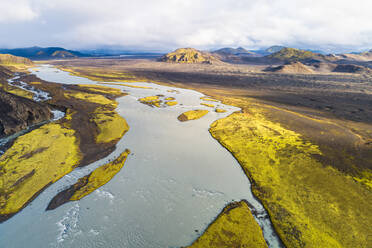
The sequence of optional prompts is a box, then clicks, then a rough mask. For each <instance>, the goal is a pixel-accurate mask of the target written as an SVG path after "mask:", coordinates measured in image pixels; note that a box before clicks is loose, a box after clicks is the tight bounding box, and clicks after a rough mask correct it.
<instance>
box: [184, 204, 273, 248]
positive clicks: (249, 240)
mask: <svg viewBox="0 0 372 248" xmlns="http://www.w3.org/2000/svg"><path fill="white" fill-rule="evenodd" d="M189 247H190V248H199V247H200V248H207V247H211V248H212V247H214V248H233V247H241V248H243V247H247V248H248V247H249V248H255V247H257V248H264V247H267V244H266V241H265V239H264V237H263V235H262V231H261V228H260V226H259V225H258V224H257V222H256V220H255V219H254V218H253V215H252V213H251V211H250V209H249V208H248V206H247V204H246V203H245V202H244V201H241V202H234V203H230V204H229V205H228V206H226V207H225V208H224V209H223V211H222V212H221V213H220V214H219V215H218V217H217V218H216V220H215V221H214V222H213V223H212V224H211V225H210V226H209V227H208V228H207V230H206V231H205V232H204V233H203V234H202V235H201V236H200V237H199V238H198V239H197V240H196V241H195V242H194V243H193V244H192V245H190V246H189Z"/></svg>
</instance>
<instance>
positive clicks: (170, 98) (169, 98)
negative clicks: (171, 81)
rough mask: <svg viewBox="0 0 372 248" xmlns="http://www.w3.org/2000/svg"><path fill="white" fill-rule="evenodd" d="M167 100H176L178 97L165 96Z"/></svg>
mask: <svg viewBox="0 0 372 248" xmlns="http://www.w3.org/2000/svg"><path fill="white" fill-rule="evenodd" d="M164 100H165V101H173V100H176V98H174V97H166V98H164Z"/></svg>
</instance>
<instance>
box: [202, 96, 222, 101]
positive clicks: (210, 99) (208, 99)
mask: <svg viewBox="0 0 372 248" xmlns="http://www.w3.org/2000/svg"><path fill="white" fill-rule="evenodd" d="M200 99H201V100H204V101H209V102H218V100H216V99H213V98H209V97H204V96H203V97H200Z"/></svg>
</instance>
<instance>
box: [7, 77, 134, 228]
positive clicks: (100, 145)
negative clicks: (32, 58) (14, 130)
mask: <svg viewBox="0 0 372 248" xmlns="http://www.w3.org/2000/svg"><path fill="white" fill-rule="evenodd" d="M22 80H24V81H25V82H27V83H29V84H32V85H33V86H34V87H36V88H39V89H41V90H44V91H46V92H49V93H50V94H51V96H52V99H51V100H49V101H48V102H47V103H45V104H51V105H53V107H55V108H57V109H61V110H65V111H66V116H65V118H63V119H61V120H59V121H58V122H56V123H49V124H46V125H44V126H42V127H40V128H38V129H35V130H33V131H31V132H29V133H27V134H25V135H23V136H20V137H18V138H17V139H16V140H15V141H14V143H13V144H12V146H11V147H10V148H9V149H8V150H7V151H6V152H5V154H3V155H2V156H1V158H0V222H1V221H5V220H7V219H8V218H10V217H11V216H12V215H14V214H16V213H17V212H18V211H20V210H21V209H22V208H23V207H25V206H26V205H27V204H28V203H29V202H31V201H32V200H33V198H35V197H36V196H37V195H38V194H39V193H40V192H41V191H42V190H43V189H45V188H46V187H48V186H49V185H50V184H52V183H54V182H55V181H57V180H58V179H60V178H61V177H63V176H64V175H66V174H67V173H69V172H71V171H72V170H73V169H74V168H76V167H78V166H84V165H87V164H89V163H91V162H94V161H96V160H98V159H100V158H103V157H105V156H107V155H108V154H109V153H111V152H112V151H113V150H114V149H115V144H116V143H117V142H118V140H119V139H120V138H121V137H122V136H123V135H124V134H125V132H126V131H128V129H129V127H128V125H127V123H126V121H125V119H124V118H122V117H121V116H119V115H118V114H117V113H116V111H115V109H116V107H117V102H116V101H115V98H117V97H119V96H124V95H125V94H124V93H122V92H121V90H119V89H113V88H110V87H106V86H100V85H81V86H76V85H71V86H70V85H65V86H62V85H60V84H53V83H48V82H45V81H42V80H40V81H38V80H37V78H36V77H35V76H34V75H24V77H23V78H22ZM35 82H37V83H35Z"/></svg>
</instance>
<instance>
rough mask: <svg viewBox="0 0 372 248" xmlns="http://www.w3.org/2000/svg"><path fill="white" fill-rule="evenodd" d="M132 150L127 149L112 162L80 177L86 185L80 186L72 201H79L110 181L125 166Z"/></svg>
mask: <svg viewBox="0 0 372 248" xmlns="http://www.w3.org/2000/svg"><path fill="white" fill-rule="evenodd" d="M129 153H130V151H129V150H128V149H126V150H125V151H124V152H123V153H122V154H120V156H119V157H118V158H117V159H115V160H114V161H112V162H111V163H108V164H105V165H103V166H101V167H98V168H97V169H95V170H94V171H93V172H92V173H91V174H89V175H88V176H86V177H83V178H81V179H79V181H80V182H78V183H77V184H80V183H81V181H85V183H84V186H82V187H80V188H79V189H78V190H76V191H75V193H74V194H73V195H72V197H71V198H70V200H71V201H77V200H80V199H81V198H83V197H84V196H86V195H89V194H90V193H92V192H93V191H94V190H96V189H98V188H99V187H101V186H103V185H105V184H106V183H108V182H109V181H110V180H111V179H112V178H113V177H114V176H115V175H116V174H117V173H118V172H119V171H120V170H121V168H122V167H123V166H124V163H125V160H126V159H127V157H128V155H129Z"/></svg>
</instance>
